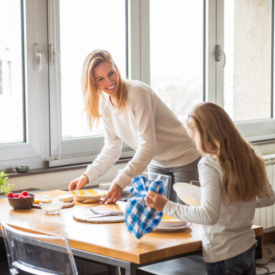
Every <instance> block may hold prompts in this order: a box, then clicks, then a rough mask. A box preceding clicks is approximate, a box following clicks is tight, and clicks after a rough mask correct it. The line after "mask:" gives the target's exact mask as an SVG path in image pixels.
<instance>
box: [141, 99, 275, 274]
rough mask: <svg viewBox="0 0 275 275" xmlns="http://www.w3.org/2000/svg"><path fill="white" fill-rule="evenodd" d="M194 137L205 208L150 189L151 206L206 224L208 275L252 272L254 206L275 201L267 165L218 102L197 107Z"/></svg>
mask: <svg viewBox="0 0 275 275" xmlns="http://www.w3.org/2000/svg"><path fill="white" fill-rule="evenodd" d="M187 131H188V134H189V136H190V137H191V138H192V139H193V140H194V141H195V144H196V146H197V149H198V150H199V151H200V152H201V153H203V154H204V155H205V156H204V157H203V158H202V159H201V161H200V162H199V165H198V169H199V178H200V184H201V206H194V207H193V206H185V205H180V204H177V203H173V202H171V201H168V200H167V199H166V198H165V197H163V196H161V195H159V194H157V193H155V192H150V193H148V196H147V198H146V201H145V203H146V204H147V206H149V207H152V208H155V209H157V210H159V211H162V212H163V213H164V214H165V215H169V216H172V217H175V218H178V219H181V220H187V221H190V222H194V223H198V224H201V225H202V245H203V257H204V261H205V262H206V267H207V273H208V274H219V275H223V274H236V275H237V274H247V275H248V274H252V272H253V269H254V266H255V262H254V246H255V243H256V240H255V234H254V231H253V230H252V229H251V227H252V220H253V218H254V213H255V208H258V207H265V206H270V205H272V204H274V191H273V190H272V189H271V186H270V184H269V182H268V179H267V175H266V170H265V164H264V161H263V159H262V158H261V157H259V156H257V155H256V154H255V152H254V150H253V149H252V148H251V146H250V145H249V144H248V143H247V142H246V141H245V140H244V139H243V138H242V136H241V134H240V133H239V132H238V130H237V128H236V127H235V125H234V123H233V122H232V120H231V119H230V117H229V116H228V115H227V113H226V112H225V111H224V110H223V109H222V108H221V107H220V106H218V105H216V104H214V103H210V102H209V103H208V102H207V103H202V104H199V105H196V106H195V107H194V108H193V110H192V112H191V113H190V115H189V117H188V121H187Z"/></svg>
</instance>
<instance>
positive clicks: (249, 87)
mask: <svg viewBox="0 0 275 275" xmlns="http://www.w3.org/2000/svg"><path fill="white" fill-rule="evenodd" d="M224 4H225V5H224V14H225V18H224V26H225V35H224V42H225V43H224V51H225V54H226V57H227V58H226V66H225V69H224V106H225V110H226V111H227V112H228V113H229V114H230V116H231V118H232V119H233V120H235V121H244V120H255V119H264V118H270V105H271V97H270V89H271V87H270V83H271V78H270V76H271V71H270V68H271V62H270V60H271V54H270V53H271V6H270V5H271V3H270V0H263V1H258V0H238V1H232V0H225V2H224Z"/></svg>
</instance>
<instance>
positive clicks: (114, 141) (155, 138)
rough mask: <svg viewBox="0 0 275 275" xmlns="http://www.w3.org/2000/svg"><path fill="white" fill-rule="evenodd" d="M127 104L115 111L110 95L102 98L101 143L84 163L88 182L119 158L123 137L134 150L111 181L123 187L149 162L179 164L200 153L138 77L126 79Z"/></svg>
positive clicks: (165, 107)
mask: <svg viewBox="0 0 275 275" xmlns="http://www.w3.org/2000/svg"><path fill="white" fill-rule="evenodd" d="M126 87H127V88H126V89H127V92H128V98H127V105H126V109H125V110H124V112H123V113H119V114H118V112H117V110H115V109H114V107H113V106H112V104H111V102H110V100H109V97H106V98H105V99H103V98H101V101H100V111H101V114H102V119H103V123H104V131H105V135H104V137H105V139H104V147H103V149H102V151H101V153H100V154H99V155H98V157H97V158H96V159H95V161H94V162H93V163H92V164H91V165H89V166H88V167H87V170H86V171H85V173H84V174H86V175H87V176H88V178H89V182H91V181H93V180H95V179H97V178H98V177H100V176H102V175H104V174H105V173H106V172H107V171H108V170H109V169H110V168H111V167H112V165H113V164H115V162H116V161H117V160H118V159H119V156H120V154H121V149H122V143H123V141H124V142H125V143H126V144H128V145H129V146H130V147H131V148H133V149H134V150H135V154H134V156H133V158H132V160H131V161H129V162H128V164H127V165H126V167H125V168H124V169H123V170H122V172H121V173H120V174H119V175H117V177H116V178H115V179H114V180H113V182H115V183H117V184H118V185H120V186H121V187H122V189H124V188H125V187H126V186H127V185H128V184H130V182H131V178H133V177H135V176H137V175H140V174H142V173H143V171H144V170H145V169H146V167H147V165H148V164H149V163H150V162H151V163H152V164H153V165H156V166H160V167H178V166H183V165H187V164H189V163H191V162H193V161H195V160H196V159H197V158H198V157H199V156H200V154H199V152H198V151H197V150H196V148H195V145H194V143H193V141H192V140H191V139H190V138H189V136H188V134H187V132H186V130H185V128H184V126H183V124H182V123H181V122H180V121H179V120H178V119H177V117H176V116H175V115H174V113H173V112H172V111H171V110H170V109H169V108H168V107H167V106H166V105H165V104H164V103H163V102H162V101H161V99H160V98H159V97H158V96H157V95H156V94H155V93H154V92H153V90H152V89H151V88H150V87H149V86H148V85H146V84H145V83H142V82H140V81H135V80H133V81H127V82H126Z"/></svg>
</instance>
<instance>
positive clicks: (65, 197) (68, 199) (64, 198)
mask: <svg viewBox="0 0 275 275" xmlns="http://www.w3.org/2000/svg"><path fill="white" fill-rule="evenodd" d="M57 199H58V200H59V201H63V202H71V201H73V200H74V197H73V195H69V194H68V195H60V196H58V197H57Z"/></svg>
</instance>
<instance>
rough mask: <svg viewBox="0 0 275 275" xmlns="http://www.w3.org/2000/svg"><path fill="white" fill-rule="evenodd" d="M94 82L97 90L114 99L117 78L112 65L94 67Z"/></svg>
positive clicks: (106, 63)
mask: <svg viewBox="0 0 275 275" xmlns="http://www.w3.org/2000/svg"><path fill="white" fill-rule="evenodd" d="M94 82H95V85H96V86H97V87H98V89H100V90H101V91H103V92H105V93H107V94H109V95H110V96H111V97H115V95H116V94H117V92H118V85H119V77H118V73H117V71H116V69H115V68H114V67H113V65H112V63H108V62H104V63H101V64H99V65H98V66H97V67H95V69H94Z"/></svg>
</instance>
